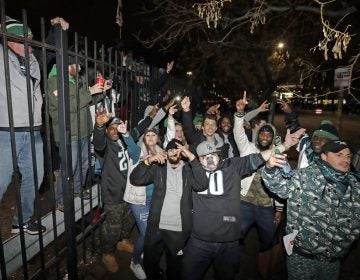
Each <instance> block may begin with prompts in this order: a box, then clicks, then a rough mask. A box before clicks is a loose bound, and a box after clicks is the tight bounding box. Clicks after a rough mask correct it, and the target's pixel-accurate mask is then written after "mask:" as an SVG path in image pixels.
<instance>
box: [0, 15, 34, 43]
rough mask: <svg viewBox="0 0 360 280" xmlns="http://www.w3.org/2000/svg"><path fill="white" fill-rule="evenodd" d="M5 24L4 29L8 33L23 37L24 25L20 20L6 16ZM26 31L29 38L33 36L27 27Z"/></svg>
mask: <svg viewBox="0 0 360 280" xmlns="http://www.w3.org/2000/svg"><path fill="white" fill-rule="evenodd" d="M5 24H6V31H7V32H8V33H11V34H14V35H18V36H21V37H24V25H23V24H22V23H21V22H19V21H17V20H16V19H13V18H11V17H8V16H7V17H6V21H5ZM27 33H28V37H30V38H32V37H33V33H32V32H31V30H30V28H29V27H28V28H27Z"/></svg>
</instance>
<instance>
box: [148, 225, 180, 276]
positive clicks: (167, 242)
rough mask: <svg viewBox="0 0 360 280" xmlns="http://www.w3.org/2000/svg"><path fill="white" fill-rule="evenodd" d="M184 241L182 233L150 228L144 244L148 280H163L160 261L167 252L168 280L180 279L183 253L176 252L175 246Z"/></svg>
mask: <svg viewBox="0 0 360 280" xmlns="http://www.w3.org/2000/svg"><path fill="white" fill-rule="evenodd" d="M182 239H183V236H182V233H181V232H176V231H169V230H160V229H158V228H154V227H151V226H148V228H147V231H146V236H145V244H144V268H145V273H146V276H147V279H148V280H158V279H163V275H162V270H161V269H160V259H161V256H162V254H163V253H164V252H165V257H166V279H167V280H172V279H174V280H176V279H180V274H181V271H180V270H181V263H182V257H183V255H182V251H176V249H175V248H174V246H173V245H174V244H179V242H181V241H180V240H182Z"/></svg>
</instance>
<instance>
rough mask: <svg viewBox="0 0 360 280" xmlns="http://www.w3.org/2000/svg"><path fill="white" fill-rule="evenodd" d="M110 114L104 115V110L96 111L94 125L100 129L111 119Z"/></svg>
mask: <svg viewBox="0 0 360 280" xmlns="http://www.w3.org/2000/svg"><path fill="white" fill-rule="evenodd" d="M111 117H112V113H109V114H106V113H105V109H104V108H102V109H100V110H96V112H95V124H96V125H97V126H98V127H102V126H104V125H105V124H107V122H108V121H109V120H110V119H111Z"/></svg>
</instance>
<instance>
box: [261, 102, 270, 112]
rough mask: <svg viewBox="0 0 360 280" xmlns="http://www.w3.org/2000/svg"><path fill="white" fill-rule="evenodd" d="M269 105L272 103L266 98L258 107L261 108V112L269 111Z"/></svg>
mask: <svg viewBox="0 0 360 280" xmlns="http://www.w3.org/2000/svg"><path fill="white" fill-rule="evenodd" d="M269 106H270V103H268V102H267V100H265V101H264V102H263V103H261V105H260V106H259V108H258V109H259V110H260V112H266V111H269Z"/></svg>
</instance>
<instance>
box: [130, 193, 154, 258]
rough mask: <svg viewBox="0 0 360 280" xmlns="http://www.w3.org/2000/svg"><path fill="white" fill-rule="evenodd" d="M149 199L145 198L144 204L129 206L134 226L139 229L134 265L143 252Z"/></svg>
mask: <svg viewBox="0 0 360 280" xmlns="http://www.w3.org/2000/svg"><path fill="white" fill-rule="evenodd" d="M150 202H151V197H146V204H145V205H142V204H131V203H130V204H129V206H130V209H131V212H132V214H133V216H134V219H135V222H136V225H137V227H138V229H139V237H138V239H137V240H136V242H135V246H134V254H133V261H134V263H135V264H139V263H140V260H141V254H142V252H143V251H144V240H145V233H146V227H147V220H148V216H149V211H150Z"/></svg>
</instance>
